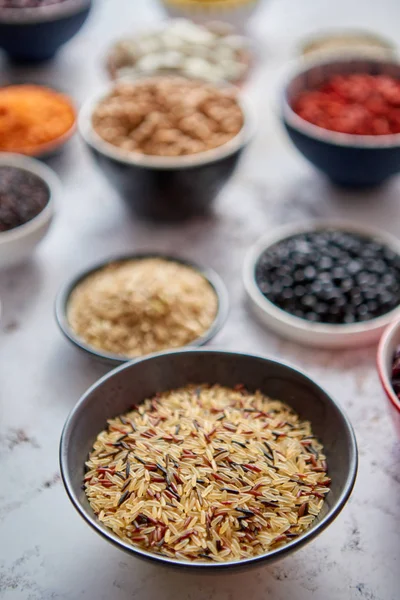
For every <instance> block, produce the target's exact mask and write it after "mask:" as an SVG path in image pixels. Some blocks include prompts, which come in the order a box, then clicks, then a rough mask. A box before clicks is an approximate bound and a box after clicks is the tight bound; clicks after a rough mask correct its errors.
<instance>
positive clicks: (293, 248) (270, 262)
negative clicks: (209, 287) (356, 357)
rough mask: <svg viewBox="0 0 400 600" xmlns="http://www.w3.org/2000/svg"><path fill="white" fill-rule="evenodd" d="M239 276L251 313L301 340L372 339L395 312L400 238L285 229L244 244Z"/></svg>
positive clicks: (352, 228) (336, 226) (342, 227)
mask: <svg viewBox="0 0 400 600" xmlns="http://www.w3.org/2000/svg"><path fill="white" fill-rule="evenodd" d="M243 275H244V284H245V288H246V292H247V295H248V298H249V301H250V304H251V307H252V308H253V310H254V312H255V313H256V315H257V316H258V317H259V318H260V319H261V320H262V321H263V322H264V323H265V324H266V325H267V326H268V327H270V328H271V329H272V330H274V331H275V332H276V333H278V334H279V335H282V336H283V337H286V338H289V339H292V340H295V341H297V342H300V343H302V344H304V345H308V346H317V347H326V348H339V347H351V346H353V347H354V346H358V345H360V344H362V345H366V344H372V343H374V342H376V341H377V340H378V339H379V336H380V334H381V333H382V331H383V329H384V328H385V327H386V326H387V325H388V324H389V323H391V322H392V321H393V320H394V319H396V317H400V242H399V241H398V240H397V239H396V238H395V237H392V236H391V235H389V234H387V233H385V232H382V231H379V230H376V229H373V228H369V227H363V226H358V225H353V224H349V223H348V222H347V223H343V222H325V223H318V224H305V225H302V226H294V227H293V226H290V227H284V228H282V229H279V230H278V231H275V232H273V233H272V234H268V235H267V236H265V237H263V238H262V239H261V240H259V241H258V242H256V244H255V245H254V246H253V247H252V248H251V249H250V251H249V253H248V255H247V257H246V260H245V265H244V272H243Z"/></svg>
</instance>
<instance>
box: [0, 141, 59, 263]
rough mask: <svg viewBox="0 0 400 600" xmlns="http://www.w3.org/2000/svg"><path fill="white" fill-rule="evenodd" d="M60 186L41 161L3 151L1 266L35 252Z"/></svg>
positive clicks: (0, 175)
mask: <svg viewBox="0 0 400 600" xmlns="http://www.w3.org/2000/svg"><path fill="white" fill-rule="evenodd" d="M59 186H60V183H59V180H58V178H57V176H56V174H55V173H54V172H53V171H52V170H51V169H50V168H49V167H47V166H46V165H44V164H43V163H41V162H39V161H38V160H35V159H33V158H28V157H27V156H22V155H19V154H8V153H0V268H3V267H9V266H12V265H14V264H16V263H18V262H21V261H23V260H25V259H26V258H28V257H29V256H31V255H32V251H33V249H34V248H35V246H36V245H37V244H38V243H39V242H40V241H41V240H42V238H43V237H44V236H45V235H46V233H47V230H48V228H49V226H50V223H51V220H52V218H53V214H54V198H55V197H56V196H57V195H58V194H59Z"/></svg>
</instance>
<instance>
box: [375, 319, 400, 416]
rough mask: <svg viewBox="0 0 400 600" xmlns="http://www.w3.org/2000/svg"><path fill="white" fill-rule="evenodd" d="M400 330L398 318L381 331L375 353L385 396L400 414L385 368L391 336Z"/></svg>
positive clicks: (398, 400) (399, 406)
mask: <svg viewBox="0 0 400 600" xmlns="http://www.w3.org/2000/svg"><path fill="white" fill-rule="evenodd" d="M399 331H400V320H396V321H393V323H391V324H390V325H389V326H388V327H387V328H386V329H385V331H384V332H383V334H382V337H381V339H380V341H379V345H378V351H377V355H376V361H377V367H378V375H379V379H380V381H381V384H382V387H383V389H384V391H385V394H386V396H387V397H388V399H389V401H390V402H391V403H392V405H393V407H394V408H395V409H396V410H397V411H398V413H399V414H400V398H398V397H397V395H396V394H395V392H394V389H393V386H392V382H391V377H390V375H389V373H388V370H387V368H386V359H387V358H388V352H389V346H390V344H391V342H392V339H393V337H394V336H395V335H396V334H397V333H398V332H399Z"/></svg>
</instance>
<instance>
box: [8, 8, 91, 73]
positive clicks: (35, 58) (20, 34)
mask: <svg viewBox="0 0 400 600" xmlns="http://www.w3.org/2000/svg"><path fill="white" fill-rule="evenodd" d="M91 7H92V0H64V2H62V3H59V4H54V5H53V6H47V7H46V8H33V9H25V8H15V9H5V8H3V9H0V48H2V49H3V50H5V52H7V54H8V55H9V56H10V58H12V59H13V60H15V61H19V62H40V61H44V60H48V59H50V58H52V57H53V56H54V55H55V53H56V52H57V50H58V49H59V48H60V47H61V46H62V45H63V44H65V43H66V42H68V41H69V40H70V39H71V38H72V37H73V36H74V35H75V34H76V33H77V32H78V31H79V30H80V29H81V27H82V25H83V24H84V22H85V21H86V19H87V17H88V15H89V12H90V9H91Z"/></svg>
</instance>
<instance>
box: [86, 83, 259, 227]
mask: <svg viewBox="0 0 400 600" xmlns="http://www.w3.org/2000/svg"><path fill="white" fill-rule="evenodd" d="M79 129H80V133H81V135H82V137H83V139H84V140H85V142H86V144H87V145H88V147H89V149H90V150H91V152H92V154H93V156H94V158H95V160H96V161H97V163H98V165H99V167H100V168H101V170H102V171H103V173H104V174H105V175H106V176H107V177H108V178H109V180H110V182H111V183H112V184H113V185H114V186H115V187H116V189H117V190H118V191H119V193H120V194H121V196H122V197H123V198H124V199H125V200H126V201H127V203H128V205H129V206H130V207H131V208H132V209H133V210H134V212H135V213H136V214H138V215H139V216H142V217H145V218H149V219H157V220H177V219H183V218H188V217H190V216H193V215H198V214H204V213H206V212H207V211H209V209H210V207H211V205H212V203H213V201H214V200H215V198H216V196H217V195H218V192H219V191H220V190H221V188H222V187H223V185H224V184H225V183H226V182H227V181H228V180H229V178H230V177H231V175H232V174H233V172H234V170H235V168H236V166H237V163H238V160H239V157H240V155H241V154H242V151H243V149H244V148H245V147H246V146H247V144H248V142H249V140H250V138H251V136H252V133H253V129H254V122H253V117H252V115H251V111H250V110H249V108H248V107H247V106H246V107H245V105H244V103H243V101H242V100H241V99H239V97H238V93H237V90H236V88H234V87H233V86H228V85H226V84H221V85H215V84H210V83H205V82H201V81H197V80H191V79H186V78H183V77H174V76H155V77H151V78H143V79H137V80H128V79H126V80H120V81H118V82H117V83H115V84H114V85H113V86H112V87H111V88H108V90H106V91H105V92H102V93H100V94H97V95H95V97H94V98H91V99H90V100H88V102H86V104H85V105H84V106H83V108H82V109H81V112H80V116H79Z"/></svg>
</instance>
